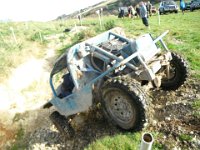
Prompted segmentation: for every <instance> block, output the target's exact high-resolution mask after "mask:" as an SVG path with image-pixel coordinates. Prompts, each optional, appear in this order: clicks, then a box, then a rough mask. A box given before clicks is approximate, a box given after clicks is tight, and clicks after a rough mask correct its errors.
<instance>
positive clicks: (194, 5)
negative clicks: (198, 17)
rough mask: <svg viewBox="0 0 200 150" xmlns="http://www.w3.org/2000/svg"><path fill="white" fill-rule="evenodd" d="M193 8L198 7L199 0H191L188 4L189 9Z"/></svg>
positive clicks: (199, 7) (199, 6) (199, 4)
mask: <svg viewBox="0 0 200 150" xmlns="http://www.w3.org/2000/svg"><path fill="white" fill-rule="evenodd" d="M195 9H200V0H193V1H191V4H190V11H193V10H195Z"/></svg>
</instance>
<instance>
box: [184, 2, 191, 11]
mask: <svg viewBox="0 0 200 150" xmlns="http://www.w3.org/2000/svg"><path fill="white" fill-rule="evenodd" d="M190 5H191V2H186V3H185V10H190Z"/></svg>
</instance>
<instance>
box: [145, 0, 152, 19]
mask: <svg viewBox="0 0 200 150" xmlns="http://www.w3.org/2000/svg"><path fill="white" fill-rule="evenodd" d="M146 7H147V12H148V16H151V7H152V4H151V3H150V1H148V2H147V4H146Z"/></svg>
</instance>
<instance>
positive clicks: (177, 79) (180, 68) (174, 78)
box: [161, 53, 188, 90]
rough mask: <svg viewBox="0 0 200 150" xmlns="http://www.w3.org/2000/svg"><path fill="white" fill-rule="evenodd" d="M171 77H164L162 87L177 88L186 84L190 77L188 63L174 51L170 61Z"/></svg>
mask: <svg viewBox="0 0 200 150" xmlns="http://www.w3.org/2000/svg"><path fill="white" fill-rule="evenodd" d="M169 74H170V76H169V78H167V77H164V78H163V79H162V83H161V87H162V88H163V89H164V90H176V89H178V88H179V87H180V86H181V85H183V84H184V82H185V81H186V79H187V77H188V65H187V63H186V61H185V60H184V59H183V58H182V57H181V56H180V55H178V54H176V53H172V60H171V61H170V69H169Z"/></svg>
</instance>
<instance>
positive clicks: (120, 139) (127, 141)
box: [85, 132, 163, 150]
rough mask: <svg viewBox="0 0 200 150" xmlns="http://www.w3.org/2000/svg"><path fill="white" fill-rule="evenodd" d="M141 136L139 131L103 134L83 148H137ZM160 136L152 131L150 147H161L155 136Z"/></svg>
mask: <svg viewBox="0 0 200 150" xmlns="http://www.w3.org/2000/svg"><path fill="white" fill-rule="evenodd" d="M141 136H142V134H141V133H140V132H137V133H126V134H118V135H114V136H113V137H110V136H105V137H103V138H102V139H99V140H97V141H95V142H93V143H91V144H90V145H89V146H88V147H87V148H85V150H111V149H113V150H138V149H139V148H140V144H141ZM160 136H161V135H160V134H158V133H153V137H154V142H153V146H152V149H154V150H159V149H163V145H162V144H159V143H158V142H157V138H159V137H160Z"/></svg>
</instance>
